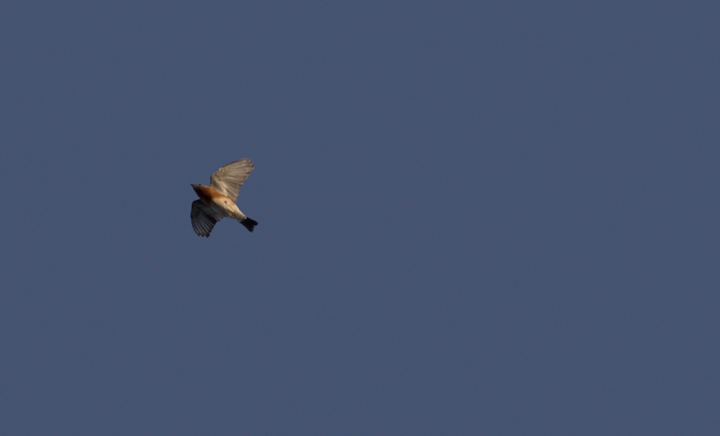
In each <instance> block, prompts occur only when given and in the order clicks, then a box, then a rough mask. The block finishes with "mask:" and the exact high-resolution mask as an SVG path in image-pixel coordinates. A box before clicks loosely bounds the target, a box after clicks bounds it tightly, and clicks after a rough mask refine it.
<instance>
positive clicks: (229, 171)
mask: <svg viewBox="0 0 720 436" xmlns="http://www.w3.org/2000/svg"><path fill="white" fill-rule="evenodd" d="M253 168H255V165H253V163H252V161H251V160H250V159H248V158H245V159H240V160H236V161H235V162H231V163H229V164H227V165H225V166H224V167H222V168H220V169H219V170H217V171H215V173H214V174H213V175H212V177H210V186H211V187H213V188H215V189H216V190H217V191H218V192H219V193H221V194H222V195H224V196H226V197H230V198H231V199H232V200H233V201H235V200H237V196H238V192H239V191H240V187H241V186H242V185H243V182H244V181H245V179H247V177H248V176H249V175H250V171H252V170H253Z"/></svg>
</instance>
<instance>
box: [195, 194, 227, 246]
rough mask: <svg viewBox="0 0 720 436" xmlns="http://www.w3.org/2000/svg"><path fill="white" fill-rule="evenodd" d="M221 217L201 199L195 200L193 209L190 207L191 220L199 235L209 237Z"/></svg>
mask: <svg viewBox="0 0 720 436" xmlns="http://www.w3.org/2000/svg"><path fill="white" fill-rule="evenodd" d="M221 219H222V217H220V216H218V215H217V214H216V213H215V212H213V210H212V209H210V208H209V207H207V206H205V203H203V202H202V201H201V200H195V201H193V203H192V209H190V222H192V227H193V230H195V233H197V235H198V236H204V237H206V238H209V237H210V232H212V229H213V227H215V224H216V223H217V222H218V221H220V220H221Z"/></svg>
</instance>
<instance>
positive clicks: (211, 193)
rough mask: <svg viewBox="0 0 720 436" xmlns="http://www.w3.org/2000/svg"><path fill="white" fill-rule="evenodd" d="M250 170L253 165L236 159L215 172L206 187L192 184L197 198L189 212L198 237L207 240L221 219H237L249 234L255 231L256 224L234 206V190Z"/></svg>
mask: <svg viewBox="0 0 720 436" xmlns="http://www.w3.org/2000/svg"><path fill="white" fill-rule="evenodd" d="M253 168H255V165H253V163H252V162H251V161H250V159H248V158H245V159H240V160H236V161H235V162H230V163H229V164H227V165H225V166H224V167H222V168H220V169H219V170H217V171H215V173H213V175H212V176H211V177H210V186H205V185H192V187H193V189H194V190H195V193H196V194H197V195H198V197H200V200H195V201H193V203H192V209H191V210H190V220H191V221H192V226H193V230H195V233H197V234H198V236H205V237H206V238H209V237H210V232H211V231H212V229H213V227H215V224H216V223H217V222H218V221H220V220H221V219H223V218H232V219H235V220H238V222H239V223H240V224H242V225H243V226H245V228H246V229H248V230H250V231H251V232H252V231H253V230H254V229H255V226H256V225H257V221H255V220H253V219H250V218H248V217H247V215H245V214H244V213H242V212H240V209H238V207H237V204H235V201H236V200H237V196H238V191H239V190H240V187H241V186H242V184H243V182H244V181H245V179H247V177H248V175H250V171H252V170H253Z"/></svg>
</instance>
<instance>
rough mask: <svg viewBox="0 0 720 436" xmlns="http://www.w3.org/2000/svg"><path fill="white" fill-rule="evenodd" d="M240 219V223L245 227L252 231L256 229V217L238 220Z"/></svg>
mask: <svg viewBox="0 0 720 436" xmlns="http://www.w3.org/2000/svg"><path fill="white" fill-rule="evenodd" d="M238 221H239V222H240V224H242V225H244V226H245V228H246V229H248V230H249V231H251V232H252V231H253V230H255V226H256V225H257V224H258V223H257V221H255V220H254V219H251V218H247V217H245V219H244V220H238Z"/></svg>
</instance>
